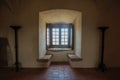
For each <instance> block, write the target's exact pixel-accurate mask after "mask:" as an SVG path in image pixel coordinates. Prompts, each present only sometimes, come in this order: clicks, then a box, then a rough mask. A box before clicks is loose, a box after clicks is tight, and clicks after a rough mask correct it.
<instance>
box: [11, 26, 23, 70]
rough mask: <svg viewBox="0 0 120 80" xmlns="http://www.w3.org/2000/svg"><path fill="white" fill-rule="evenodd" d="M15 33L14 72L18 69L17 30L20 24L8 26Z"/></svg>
mask: <svg viewBox="0 0 120 80" xmlns="http://www.w3.org/2000/svg"><path fill="white" fill-rule="evenodd" d="M10 27H11V28H12V29H13V30H14V33H15V70H16V72H18V71H19V58H18V30H19V29H20V28H21V26H10Z"/></svg>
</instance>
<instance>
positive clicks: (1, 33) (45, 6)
mask: <svg viewBox="0 0 120 80" xmlns="http://www.w3.org/2000/svg"><path fill="white" fill-rule="evenodd" d="M6 2H8V4H9V6H10V9H9V8H8V7H6V6H5V5H6V4H5V3H1V4H0V37H8V38H9V43H10V48H11V51H12V54H13V55H12V56H13V60H14V33H13V31H12V29H10V28H9V26H10V25H21V26H22V29H20V30H19V61H20V62H21V64H22V67H39V62H37V61H36V59H37V58H38V53H39V45H38V44H39V43H38V31H39V12H40V11H45V10H50V9H71V10H78V11H81V12H82V47H81V48H82V57H83V61H82V66H81V67H96V66H97V64H98V61H99V47H100V44H99V42H100V41H99V30H98V29H97V27H98V26H100V25H108V26H110V29H109V30H108V31H107V32H106V41H105V45H106V46H105V63H106V65H107V66H109V67H120V63H118V61H120V58H119V56H120V54H119V53H120V51H119V48H120V37H119V36H118V34H120V31H119V30H120V27H119V26H120V24H119V17H120V15H119V14H120V10H119V7H120V6H119V1H117V0H115V1H113V2H112V0H105V1H101V0H52V1H50V0H6ZM116 35H117V36H116ZM13 63H14V61H13Z"/></svg>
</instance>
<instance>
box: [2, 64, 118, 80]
mask: <svg viewBox="0 0 120 80" xmlns="http://www.w3.org/2000/svg"><path fill="white" fill-rule="evenodd" d="M0 80H120V69H119V68H118V69H108V70H107V71H105V72H104V73H103V72H101V71H99V70H96V69H82V68H80V69H73V68H71V67H70V66H69V64H52V65H51V66H50V67H49V68H47V69H39V68H30V69H21V70H20V71H19V72H17V73H16V72H15V71H13V70H11V69H9V70H8V69H0Z"/></svg>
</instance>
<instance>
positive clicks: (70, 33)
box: [46, 23, 74, 50]
mask: <svg viewBox="0 0 120 80" xmlns="http://www.w3.org/2000/svg"><path fill="white" fill-rule="evenodd" d="M53 25H54V26H53ZM56 25H57V26H56ZM58 25H68V26H60V27H58ZM53 28H59V45H52V39H53V38H52V29H53ZM63 28H67V29H68V38H67V39H68V45H61V42H62V41H61V34H62V31H61V29H63ZM47 29H49V31H50V32H49V33H50V34H49V37H50V39H49V45H47ZM64 36H65V35H64ZM64 39H65V38H64ZM57 48H59V49H57ZM46 49H47V50H62V49H63V50H73V49H74V26H73V24H72V23H46Z"/></svg>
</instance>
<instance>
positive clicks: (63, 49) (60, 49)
mask: <svg viewBox="0 0 120 80" xmlns="http://www.w3.org/2000/svg"><path fill="white" fill-rule="evenodd" d="M48 50H49V51H70V50H72V49H71V48H49V49H48Z"/></svg>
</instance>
